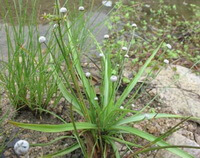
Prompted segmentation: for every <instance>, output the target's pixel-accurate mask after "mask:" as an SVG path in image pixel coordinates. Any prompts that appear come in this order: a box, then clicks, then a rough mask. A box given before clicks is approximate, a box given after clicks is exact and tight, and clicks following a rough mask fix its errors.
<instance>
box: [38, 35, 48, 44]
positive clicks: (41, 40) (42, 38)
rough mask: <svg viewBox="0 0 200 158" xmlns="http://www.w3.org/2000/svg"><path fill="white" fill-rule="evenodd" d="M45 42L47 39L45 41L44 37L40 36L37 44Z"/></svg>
mask: <svg viewBox="0 0 200 158" xmlns="http://www.w3.org/2000/svg"><path fill="white" fill-rule="evenodd" d="M46 40H47V39H46V37H44V36H40V37H39V42H40V43H44V42H46Z"/></svg>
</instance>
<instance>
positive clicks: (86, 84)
mask: <svg viewBox="0 0 200 158" xmlns="http://www.w3.org/2000/svg"><path fill="white" fill-rule="evenodd" d="M56 6H57V8H56V10H57V11H56V15H51V16H49V19H51V20H52V19H53V20H52V21H54V22H55V21H56V23H57V27H56V28H54V29H53V37H54V39H55V43H56V44H55V45H57V48H58V49H54V48H55V45H53V44H52V43H51V45H49V44H48V43H43V44H44V45H46V47H47V49H48V50H49V55H50V59H51V61H52V64H51V70H52V71H53V74H54V78H55V80H56V81H57V84H58V87H59V89H60V91H61V92H62V94H63V96H64V98H65V99H66V100H67V101H68V103H69V104H70V107H71V108H70V110H71V111H70V113H71V123H66V122H65V121H64V120H63V124H59V125H57V124H56V125H50V124H26V123H18V122H13V121H10V123H12V124H14V125H16V126H18V127H22V128H25V129H31V130H36V131H41V132H64V131H72V134H73V135H74V137H75V138H76V140H77V142H76V143H74V144H73V145H71V146H69V147H67V148H66V149H63V150H61V151H58V152H56V153H53V154H49V155H47V156H46V157H57V156H61V155H65V154H67V153H70V152H72V151H74V150H76V149H78V148H81V151H82V153H83V155H84V157H86V158H89V157H90V158H101V157H102V158H106V157H116V158H119V157H121V156H122V155H120V152H119V150H118V147H117V145H116V142H118V143H121V144H124V145H126V146H127V149H128V150H129V151H130V153H129V155H128V156H129V157H134V156H137V155H138V154H140V153H142V152H147V151H151V150H153V149H154V150H155V149H161V148H166V149H167V150H169V151H170V152H172V153H174V154H176V155H179V156H181V157H185V158H186V157H187V158H189V157H192V156H191V155H190V154H188V153H187V152H185V151H183V150H181V149H179V148H177V147H176V148H174V146H170V145H169V144H168V143H166V142H165V141H164V140H163V138H165V137H166V135H167V134H165V135H164V136H162V137H159V138H156V137H155V136H153V135H151V134H149V133H147V132H145V131H142V130H140V129H137V128H134V127H132V124H136V123H138V122H140V121H143V120H145V119H146V120H151V119H159V118H184V117H182V116H179V115H171V114H163V113H161V114H158V113H142V111H134V110H131V103H132V99H133V98H129V97H128V96H129V94H130V92H131V91H132V90H133V88H134V87H135V86H136V84H137V83H138V81H139V79H140V77H141V76H142V74H143V72H144V71H145V69H146V67H147V66H148V65H149V64H150V62H151V60H152V59H153V58H154V56H155V55H156V53H157V52H158V51H159V50H160V47H161V45H162V43H161V44H160V45H159V46H158V47H157V49H155V51H154V52H152V54H151V56H150V57H149V59H148V60H147V61H146V63H145V64H144V65H143V66H142V67H141V69H140V70H139V72H138V73H137V75H136V76H134V78H133V79H132V80H131V81H130V83H129V84H128V85H127V87H126V88H125V89H124V90H123V92H122V93H119V87H120V83H121V78H122V75H121V74H122V73H121V70H118V69H117V67H116V63H112V60H111V52H112V51H111V50H110V49H109V47H106V48H105V49H104V48H103V47H102V46H101V45H100V43H99V42H97V40H96V39H95V37H94V35H93V34H92V33H91V32H92V31H91V29H90V27H89V26H88V23H87V20H88V19H87V18H86V17H85V16H84V12H82V11H79V15H77V17H76V18H71V17H70V13H68V11H67V12H65V13H63V12H59V8H61V7H60V5H59V2H58V1H56ZM106 40H107V39H106ZM47 41H48V39H47ZM88 41H90V42H91V41H94V44H95V45H96V49H97V51H98V52H99V54H102V55H101V57H100V60H101V66H100V69H101V71H100V75H101V84H100V88H99V90H100V95H97V94H96V91H95V88H94V87H93V85H92V84H91V78H92V75H91V76H90V77H87V76H86V74H85V72H84V70H83V67H82V65H81V53H83V52H84V51H85V49H86V47H85V45H86V44H88V43H87V42H88ZM51 42H52V40H51ZM130 43H131V42H130ZM122 47H123V46H122ZM55 50H58V51H59V52H60V53H61V55H62V60H63V62H64V64H65V67H66V70H65V71H66V72H63V70H62V69H61V65H60V62H59V61H57V57H56V55H55V54H56V53H55V52H54V51H55ZM119 51H120V50H119ZM127 51H128V49H127ZM123 52H124V51H122V52H121V53H123ZM124 60H125V59H123V60H122V63H124ZM122 63H119V64H122ZM113 72H115V74H113ZM113 76H115V77H113ZM113 78H114V79H113ZM121 107H123V108H121ZM128 113H129V114H130V113H131V116H130V115H127V114H128ZM75 114H76V115H77V114H78V115H80V117H82V119H81V120H82V121H81V122H80V121H79V122H78V121H76V118H75V117H74V115H75ZM193 119H195V118H193ZM173 130H174V128H173V129H172V131H173ZM124 134H130V135H134V136H136V137H141V138H143V139H146V140H147V141H149V142H150V143H149V144H148V145H146V146H141V145H139V144H135V143H134V142H131V141H128V140H126V139H125V138H124ZM168 134H169V133H168ZM152 145H155V146H154V147H152ZM135 149H137V150H135Z"/></svg>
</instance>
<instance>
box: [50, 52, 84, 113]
mask: <svg viewBox="0 0 200 158" xmlns="http://www.w3.org/2000/svg"><path fill="white" fill-rule="evenodd" d="M50 60H51V62H52V63H53V57H52V55H51V54H50ZM51 68H52V70H53V75H54V78H55V80H56V81H57V84H58V87H59V89H60V91H61V93H62V94H63V96H64V97H65V99H66V100H67V101H68V102H70V103H71V104H72V105H73V106H74V107H75V109H76V110H77V112H79V114H81V112H80V106H79V103H78V102H77V100H76V98H75V97H74V96H73V95H72V94H71V93H70V92H68V91H67V89H66V87H65V85H64V84H63V82H62V80H61V79H60V77H59V75H58V73H57V71H56V68H55V66H54V65H53V64H51Z"/></svg>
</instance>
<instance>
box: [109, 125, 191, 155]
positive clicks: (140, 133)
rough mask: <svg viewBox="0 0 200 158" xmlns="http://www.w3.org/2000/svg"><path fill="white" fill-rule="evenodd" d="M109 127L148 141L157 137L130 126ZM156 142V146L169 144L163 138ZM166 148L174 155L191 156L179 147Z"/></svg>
mask: <svg viewBox="0 0 200 158" xmlns="http://www.w3.org/2000/svg"><path fill="white" fill-rule="evenodd" d="M111 129H112V130H119V131H120V133H124V132H125V133H127V132H128V133H131V134H134V135H137V136H139V137H141V138H144V139H146V140H148V141H150V142H153V141H155V140H156V139H157V137H155V136H153V135H151V134H149V133H146V132H144V131H141V130H139V129H136V128H132V127H127V126H113V127H111ZM156 144H157V145H158V146H161V147H163V146H170V145H169V144H168V143H166V142H165V141H163V140H160V141H158V142H156ZM167 150H168V151H170V152H172V153H174V154H176V155H178V156H180V157H182V158H193V156H191V155H190V154H189V153H187V152H185V151H183V150H181V149H179V148H168V149H167Z"/></svg>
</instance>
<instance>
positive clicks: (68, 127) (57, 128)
mask: <svg viewBox="0 0 200 158" xmlns="http://www.w3.org/2000/svg"><path fill="white" fill-rule="evenodd" d="M9 123H11V124H13V125H15V126H17V127H22V128H25V129H31V130H35V131H40V132H64V131H73V130H74V126H73V124H72V123H68V124H59V125H50V124H27V123H19V122H14V121H9ZM76 128H77V130H89V129H97V127H96V125H94V124H92V123H87V122H77V123H76Z"/></svg>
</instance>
